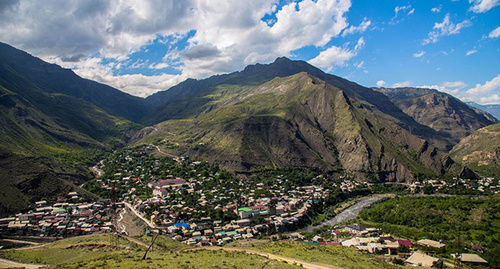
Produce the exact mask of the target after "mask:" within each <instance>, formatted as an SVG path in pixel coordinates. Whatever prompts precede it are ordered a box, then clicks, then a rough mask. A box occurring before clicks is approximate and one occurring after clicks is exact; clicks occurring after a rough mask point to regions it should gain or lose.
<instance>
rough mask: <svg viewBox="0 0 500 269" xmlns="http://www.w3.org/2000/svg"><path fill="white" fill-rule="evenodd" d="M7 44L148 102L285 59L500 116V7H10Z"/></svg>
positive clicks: (188, 2) (196, 0)
mask: <svg viewBox="0 0 500 269" xmlns="http://www.w3.org/2000/svg"><path fill="white" fill-rule="evenodd" d="M0 41H1V42H4V43H7V44H10V45H12V46H14V47H16V48H19V49H22V50H24V51H27V52H28V53H30V54H32V55H34V56H37V57H40V58H41V59H43V60H45V61H47V62H51V63H56V64H58V65H61V66H63V67H65V68H71V69H72V70H73V71H74V72H75V73H77V74H78V75H80V76H82V77H84V78H88V79H92V80H96V81H98V82H101V83H104V84H108V85H110V86H113V87H115V88H117V89H119V90H122V91H124V92H127V93H130V94H133V95H136V96H141V97H145V96H148V95H151V94H153V93H155V92H157V91H161V90H166V89H168V88H169V87H171V86H174V85H176V84H178V83H180V82H182V81H184V80H185V79H187V78H195V79H203V78H207V77H209V76H212V75H215V74H223V73H230V72H234V71H240V70H242V69H243V68H244V67H245V66H247V65H250V64H255V63H263V64H265V63H270V62H273V61H274V60H275V59H276V58H277V57H281V56H285V57H288V58H290V59H293V60H304V61H307V62H309V63H310V64H312V65H315V66H317V67H319V68H321V69H322V70H324V71H325V72H328V73H331V74H334V75H338V76H341V77H344V78H346V79H349V80H351V81H354V82H356V83H358V84H361V85H363V86H367V87H377V86H378V87H408V86H410V87H428V88H434V89H438V90H440V91H443V92H446V93H449V94H452V95H454V96H456V97H458V98H460V99H461V100H462V101H474V102H477V103H480V104H500V0H442V1H438V0H419V1H417V0H413V1H412V0H405V1H399V0H377V1H372V0H297V1H292V0H251V1H247V0H182V1H179V0H140V1H139V0H137V1H133V0H116V1H108V0H102V1H101V0H85V1H79V0H44V1H38V0H2V1H0Z"/></svg>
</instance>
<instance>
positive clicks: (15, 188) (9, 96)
mask: <svg viewBox="0 0 500 269" xmlns="http://www.w3.org/2000/svg"><path fill="white" fill-rule="evenodd" d="M17 61H19V62H17ZM65 73H67V74H65ZM80 83H81V85H80ZM77 84H79V85H77ZM96 85H98V84H97V83H94V82H85V81H84V80H83V79H81V78H79V77H77V76H76V75H75V74H73V73H72V72H70V71H68V70H64V69H62V68H60V67H57V66H55V65H49V64H47V63H44V62H42V61H41V60H39V59H37V58H34V57H32V56H30V55H28V54H26V53H24V52H21V51H18V50H16V49H14V48H12V47H9V46H8V45H5V44H0V152H1V154H2V160H1V162H0V174H1V177H0V187H1V188H0V200H1V206H0V214H1V215H3V214H7V213H15V212H18V211H17V210H19V209H26V208H27V207H28V206H30V203H32V202H33V201H35V200H37V199H41V198H55V197H57V196H58V195H66V194H67V192H68V190H73V189H75V188H77V187H76V186H75V185H74V184H73V183H82V182H83V181H85V180H88V179H89V178H91V176H92V175H91V174H90V173H89V172H88V170H87V169H82V167H83V166H85V165H87V163H86V162H87V161H88V160H89V157H92V156H95V155H96V153H98V152H100V151H103V150H110V149H112V148H115V147H119V146H123V145H125V143H126V141H127V139H128V136H129V134H130V133H131V132H132V131H133V130H134V129H138V128H139V127H140V126H139V125H138V124H135V123H132V122H131V121H129V120H127V119H125V118H123V117H120V116H115V115H111V114H109V113H108V112H107V110H113V109H112V108H111V109H108V108H106V109H103V108H101V107H99V106H97V105H96V104H93V103H92V102H91V101H92V100H91V99H92V98H93V99H95V100H106V98H108V97H109V98H112V95H109V96H108V94H109V93H110V92H113V91H118V90H114V89H113V91H109V92H108V91H107V90H106V89H104V88H102V89H101V90H102V91H100V90H99V91H97V90H98V88H99V87H100V86H103V85H100V84H99V85H100V86H96ZM87 86H88V87H89V88H87ZM94 86H95V87H96V88H92V87H94ZM106 87H107V86H106ZM87 90H88V91H87ZM94 90H95V91H94ZM85 91H86V93H85V94H83V93H84V92H85ZM93 91H94V92H93ZM80 93H82V95H80V96H78V95H79V94H80ZM73 94H75V95H73ZM101 94H102V95H101ZM86 95H88V96H93V97H92V98H90V99H89V98H87V96H86ZM119 95H121V94H119ZM101 96H102V98H101ZM106 96H108V97H106ZM127 96H128V95H127ZM118 98H119V97H118ZM127 98H128V97H126V98H125V99H124V100H127ZM87 99H89V101H87ZM131 100H135V98H134V99H131ZM112 106H113V105H111V106H110V107H112ZM72 182H73V183H72Z"/></svg>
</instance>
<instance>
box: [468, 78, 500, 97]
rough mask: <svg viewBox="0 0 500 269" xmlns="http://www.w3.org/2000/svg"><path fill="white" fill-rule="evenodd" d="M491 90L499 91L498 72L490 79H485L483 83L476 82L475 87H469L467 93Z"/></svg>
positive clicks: (499, 79) (499, 80)
mask: <svg viewBox="0 0 500 269" xmlns="http://www.w3.org/2000/svg"><path fill="white" fill-rule="evenodd" d="M491 91H495V92H498V91H500V74H499V75H498V76H496V77H495V78H493V79H492V80H490V81H486V83H484V84H483V85H481V84H477V85H476V87H474V88H472V89H469V90H468V91H467V93H470V94H481V93H488V92H491Z"/></svg>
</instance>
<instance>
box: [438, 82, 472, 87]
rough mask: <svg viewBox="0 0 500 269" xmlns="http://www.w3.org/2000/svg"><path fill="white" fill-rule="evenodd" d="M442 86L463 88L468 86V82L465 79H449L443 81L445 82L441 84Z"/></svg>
mask: <svg viewBox="0 0 500 269" xmlns="http://www.w3.org/2000/svg"><path fill="white" fill-rule="evenodd" d="M441 86H443V87H446V88H459V89H462V88H465V87H467V86H468V85H467V83H465V82H463V81H447V82H443V84H441Z"/></svg>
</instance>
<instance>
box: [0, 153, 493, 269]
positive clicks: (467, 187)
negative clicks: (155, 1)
mask: <svg viewBox="0 0 500 269" xmlns="http://www.w3.org/2000/svg"><path fill="white" fill-rule="evenodd" d="M153 149H154V146H151V145H150V146H147V147H139V148H135V149H127V150H124V151H123V152H122V153H121V154H114V155H112V157H110V158H108V159H106V160H103V161H101V162H99V164H97V166H96V167H95V168H96V169H97V170H98V171H100V172H101V173H100V174H101V176H100V177H99V178H97V179H95V180H92V181H90V182H88V183H86V184H85V185H84V186H83V187H84V188H85V189H87V190H88V191H90V192H92V193H95V194H97V195H98V196H99V197H101V199H99V200H98V201H86V200H85V199H84V198H83V197H81V196H80V195H79V194H78V193H77V192H70V193H68V194H67V196H65V197H59V198H58V199H57V201H53V202H52V203H48V202H47V201H38V202H36V207H35V208H34V209H32V210H31V211H29V212H26V213H19V214H16V215H15V216H11V217H9V218H3V219H0V232H1V233H2V234H3V235H6V234H8V235H10V236H39V237H57V238H61V237H68V236H75V235H83V234H92V233H109V232H113V231H118V232H120V233H123V234H125V235H126V234H127V232H126V230H125V229H117V226H119V225H120V224H119V221H120V219H118V217H117V215H118V212H121V211H124V210H129V212H131V214H134V215H135V216H136V218H140V219H142V220H143V221H144V223H146V224H147V228H146V229H145V230H144V233H145V234H146V235H151V236H153V235H154V234H162V235H165V236H168V237H171V238H172V239H174V240H177V241H180V242H183V243H186V244H189V245H195V246H223V245H226V244H228V243H231V242H235V241H238V240H250V239H261V238H268V239H271V240H293V241H302V242H304V243H306V244H317V245H341V246H345V247H356V248H358V249H360V250H362V251H366V252H370V253H376V254H386V255H390V257H393V260H392V261H393V262H394V263H398V264H405V263H406V264H408V265H423V266H432V265H433V264H436V262H440V260H439V259H438V258H435V257H432V256H430V255H427V254H425V252H429V251H431V252H436V251H439V249H441V248H442V247H444V246H445V245H444V244H442V243H441V242H439V241H435V240H430V239H422V240H418V241H417V242H412V241H410V240H407V239H404V238H394V237H392V236H391V235H388V234H385V233H384V232H383V231H382V230H380V229H377V228H369V227H365V226H363V225H358V224H348V225H341V226H338V225H336V226H334V227H330V226H325V227H323V228H321V229H317V230H316V231H315V232H314V233H305V232H303V230H302V229H303V228H304V227H307V226H308V225H310V224H311V223H312V222H313V220H314V218H315V216H316V215H317V214H318V212H320V211H321V210H322V207H327V206H330V204H328V203H331V204H335V203H339V202H342V201H345V200H346V199H348V198H349V197H356V195H360V194H361V195H366V193H367V190H370V188H371V187H372V186H373V184H372V183H361V182H358V181H356V180H352V179H349V178H338V179H336V180H332V179H330V178H327V177H326V176H324V175H322V174H317V173H309V174H307V176H304V175H302V174H300V176H297V178H301V179H300V180H297V179H295V178H292V177H291V176H290V175H286V174H271V175H270V176H267V177H262V178H261V179H262V180H261V181H255V180H253V179H252V178H245V177H234V176H232V175H231V174H229V173H228V172H226V171H224V170H222V169H219V167H218V166H217V165H214V164H209V163H207V162H200V161H191V160H189V158H156V157H153V156H151V155H150V154H148V152H149V151H151V150H153ZM307 177H309V178H307ZM498 184H499V182H498V180H496V179H492V178H484V179H480V180H477V181H474V182H471V181H467V180H461V179H460V180H456V179H455V181H454V183H449V182H447V181H445V180H441V179H436V180H422V181H419V182H414V183H413V184H412V185H409V186H407V187H405V188H406V190H405V191H407V192H408V193H426V194H427V193H435V192H440V191H444V192H446V191H449V190H456V189H457V188H458V187H461V188H462V189H463V190H464V191H466V192H469V191H476V192H482V193H484V192H487V193H498V191H499V190H500V188H499V186H498ZM435 239H436V240H439V239H437V238H435ZM417 245H418V246H419V247H418V248H417V249H420V250H423V251H416V252H414V251H413V250H414V247H415V246H417ZM461 259H462V260H463V262H470V263H473V264H486V261H485V260H484V259H482V258H481V257H480V256H478V255H476V254H471V255H465V256H464V255H462V256H461Z"/></svg>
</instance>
